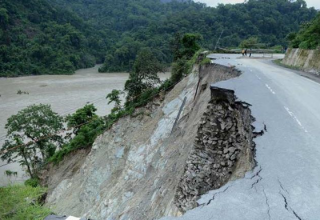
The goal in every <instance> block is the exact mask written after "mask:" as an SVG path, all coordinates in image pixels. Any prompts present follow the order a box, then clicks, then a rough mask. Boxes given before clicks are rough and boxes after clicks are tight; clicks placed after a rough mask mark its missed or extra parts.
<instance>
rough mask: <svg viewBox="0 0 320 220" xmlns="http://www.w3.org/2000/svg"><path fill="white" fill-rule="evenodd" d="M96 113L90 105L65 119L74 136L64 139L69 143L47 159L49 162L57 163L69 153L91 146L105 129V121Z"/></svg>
mask: <svg viewBox="0 0 320 220" xmlns="http://www.w3.org/2000/svg"><path fill="white" fill-rule="evenodd" d="M96 111H97V109H96V108H95V107H94V106H93V105H92V104H91V105H86V106H84V107H83V108H81V109H78V110H77V111H76V112H75V113H74V114H72V115H69V116H67V117H66V121H67V125H68V128H69V129H72V133H73V134H74V136H72V135H71V134H69V135H67V136H66V137H65V139H66V141H67V139H70V141H69V142H68V143H66V144H64V145H63V146H62V147H61V148H59V150H58V151H56V152H55V154H54V155H53V156H52V157H51V158H49V161H50V162H55V163H58V162H60V161H61V160H62V159H63V158H64V156H66V155H67V154H69V153H70V152H72V151H75V150H78V149H83V148H89V147H91V146H92V144H93V142H94V141H95V139H96V138H97V136H98V135H99V134H101V133H102V132H103V131H104V130H105V129H106V123H105V121H104V120H103V119H102V118H101V117H99V116H98V115H97V114H96V113H95V112H96Z"/></svg>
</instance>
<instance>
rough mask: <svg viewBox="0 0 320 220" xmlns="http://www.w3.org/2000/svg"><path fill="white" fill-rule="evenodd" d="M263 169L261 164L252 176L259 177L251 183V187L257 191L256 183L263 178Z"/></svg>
mask: <svg viewBox="0 0 320 220" xmlns="http://www.w3.org/2000/svg"><path fill="white" fill-rule="evenodd" d="M261 171H262V167H261V166H260V167H259V170H258V171H257V172H256V173H255V174H254V175H253V176H252V177H251V178H250V179H254V178H255V177H258V179H257V180H256V181H255V182H253V183H252V184H251V188H250V189H253V188H255V190H256V191H257V189H256V185H257V184H258V183H259V182H260V181H261V180H262V177H261V176H260V173H261Z"/></svg>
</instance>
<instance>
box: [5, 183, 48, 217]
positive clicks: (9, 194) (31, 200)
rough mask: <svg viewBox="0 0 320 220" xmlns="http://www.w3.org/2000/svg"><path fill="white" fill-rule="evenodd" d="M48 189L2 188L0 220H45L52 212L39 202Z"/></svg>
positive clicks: (17, 186)
mask: <svg viewBox="0 0 320 220" xmlns="http://www.w3.org/2000/svg"><path fill="white" fill-rule="evenodd" d="M44 193H46V189H44V188H41V187H36V188H35V187H32V186H23V185H13V186H7V187H0V198H1V199H0V219H2V220H21V219H26V220H43V219H44V218H45V217H46V216H48V215H49V214H50V213H51V211H50V210H49V209H47V208H45V207H43V206H41V203H42V201H39V200H40V198H41V197H42V195H43V194H44Z"/></svg>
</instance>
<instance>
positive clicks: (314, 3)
mask: <svg viewBox="0 0 320 220" xmlns="http://www.w3.org/2000/svg"><path fill="white" fill-rule="evenodd" d="M196 1H199V2H203V3H206V4H207V5H209V6H216V5H217V4H218V3H223V4H227V3H241V2H243V0H195V2H196ZM306 2H307V4H308V7H315V8H316V9H320V0H306Z"/></svg>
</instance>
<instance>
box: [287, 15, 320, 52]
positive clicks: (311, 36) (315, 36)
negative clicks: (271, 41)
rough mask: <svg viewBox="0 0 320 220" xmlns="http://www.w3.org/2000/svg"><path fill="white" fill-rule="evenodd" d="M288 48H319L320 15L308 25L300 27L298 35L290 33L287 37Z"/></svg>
mask: <svg viewBox="0 0 320 220" xmlns="http://www.w3.org/2000/svg"><path fill="white" fill-rule="evenodd" d="M287 39H288V40H289V41H290V46H291V47H293V48H301V49H317V48H319V47H320V13H318V15H317V17H316V18H315V19H314V20H313V21H311V22H308V23H305V24H303V25H302V27H301V30H300V31H299V32H298V33H290V34H289V35H288V36H287Z"/></svg>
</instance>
